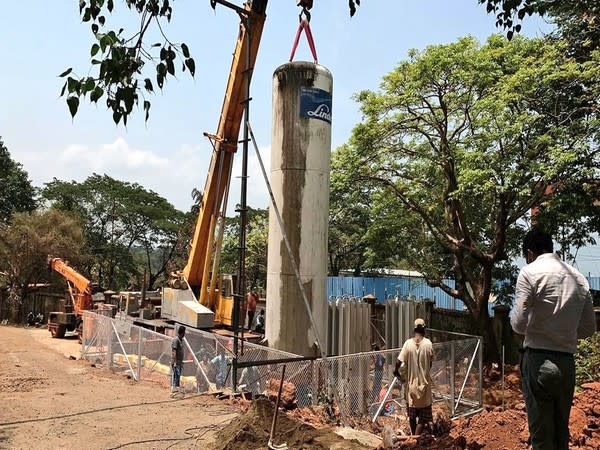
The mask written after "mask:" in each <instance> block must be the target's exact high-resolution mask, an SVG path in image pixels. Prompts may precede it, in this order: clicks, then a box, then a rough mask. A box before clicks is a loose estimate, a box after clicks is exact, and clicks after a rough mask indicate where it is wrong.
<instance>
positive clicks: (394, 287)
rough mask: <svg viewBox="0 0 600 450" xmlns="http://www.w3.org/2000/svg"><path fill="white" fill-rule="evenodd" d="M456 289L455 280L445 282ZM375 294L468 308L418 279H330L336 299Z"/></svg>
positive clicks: (331, 294)
mask: <svg viewBox="0 0 600 450" xmlns="http://www.w3.org/2000/svg"><path fill="white" fill-rule="evenodd" d="M444 282H445V283H447V284H448V285H449V286H451V287H454V280H444ZM367 294H373V295H374V296H375V297H377V301H379V302H383V301H384V300H385V299H388V298H394V297H396V296H399V297H401V298H403V297H413V298H415V299H417V300H422V299H425V298H430V299H432V300H435V303H436V305H437V306H438V307H439V308H447V309H458V310H462V309H463V308H464V305H463V302H461V301H460V300H456V299H454V298H452V297H451V296H450V295H448V294H446V293H445V292H444V291H442V290H441V289H440V288H432V287H430V286H428V285H427V283H425V281H424V280H422V279H418V278H399V277H381V278H371V277H327V296H328V297H329V298H330V299H332V298H336V297H341V296H345V295H347V296H354V297H363V296H365V295H367Z"/></svg>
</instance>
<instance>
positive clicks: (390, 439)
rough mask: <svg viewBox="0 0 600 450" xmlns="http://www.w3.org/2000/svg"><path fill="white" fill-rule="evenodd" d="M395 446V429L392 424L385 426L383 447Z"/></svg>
mask: <svg viewBox="0 0 600 450" xmlns="http://www.w3.org/2000/svg"><path fill="white" fill-rule="evenodd" d="M393 446H394V430H393V429H392V427H391V425H386V426H384V427H383V448H386V449H387V448H393Z"/></svg>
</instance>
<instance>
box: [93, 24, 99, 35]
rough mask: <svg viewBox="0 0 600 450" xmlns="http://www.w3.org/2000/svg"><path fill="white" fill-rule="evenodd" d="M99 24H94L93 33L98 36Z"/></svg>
mask: <svg viewBox="0 0 600 450" xmlns="http://www.w3.org/2000/svg"><path fill="white" fill-rule="evenodd" d="M98 30H99V28H98V24H97V23H93V24H92V33H94V34H97V33H98Z"/></svg>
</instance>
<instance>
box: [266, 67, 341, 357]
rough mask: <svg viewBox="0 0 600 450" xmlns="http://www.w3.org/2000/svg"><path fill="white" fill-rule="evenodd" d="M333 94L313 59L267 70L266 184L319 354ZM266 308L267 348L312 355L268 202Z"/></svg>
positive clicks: (305, 319)
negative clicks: (304, 297)
mask: <svg viewBox="0 0 600 450" xmlns="http://www.w3.org/2000/svg"><path fill="white" fill-rule="evenodd" d="M332 92H333V77H332V76H331V73H330V72H329V70H327V69H326V68H325V67H323V66H320V65H318V64H313V63H309V62H301V61H299V62H290V63H287V64H284V65H282V66H280V67H279V68H277V70H275V73H274V74H273V134H272V140H271V174H270V176H271V186H272V189H273V194H274V197H275V201H276V203H277V206H278V207H279V210H280V213H281V217H282V219H283V228H284V231H285V233H286V235H287V238H288V240H289V242H290V244H291V248H292V253H293V256H294V258H295V260H296V263H297V265H298V269H299V271H300V278H301V280H302V283H303V285H304V290H305V292H306V294H307V297H308V302H309V304H310V308H311V310H312V315H313V317H314V321H315V324H316V328H317V333H318V336H319V338H320V340H321V345H322V346H323V350H324V351H325V350H326V349H327V346H326V345H327V344H326V341H325V340H326V339H327V332H326V327H327V233H328V225H329V217H328V215H329V168H330V156H331V111H332V109H331V95H332ZM267 305H268V314H267V320H266V337H267V340H268V343H269V346H270V347H273V348H277V349H280V350H285V351H288V352H291V353H295V354H298V355H305V356H313V355H315V356H316V355H319V349H318V348H317V347H316V345H315V344H316V336H315V333H314V330H313V329H312V325H311V321H310V318H309V315H308V313H307V311H306V307H305V304H304V302H303V300H302V295H301V291H300V288H299V286H298V282H297V279H296V276H295V273H294V270H293V266H292V264H291V261H290V258H289V255H288V251H287V249H286V246H285V242H284V240H283V235H282V231H281V228H280V226H279V224H278V221H277V216H276V215H275V212H274V210H273V207H271V208H270V212H269V251H268V262H267Z"/></svg>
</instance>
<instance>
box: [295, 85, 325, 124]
mask: <svg viewBox="0 0 600 450" xmlns="http://www.w3.org/2000/svg"><path fill="white" fill-rule="evenodd" d="M300 117H304V118H306V119H317V120H322V121H324V122H327V123H329V124H331V117H332V114H331V93H329V92H327V91H324V90H323V89H319V88H312V87H302V88H300Z"/></svg>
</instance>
